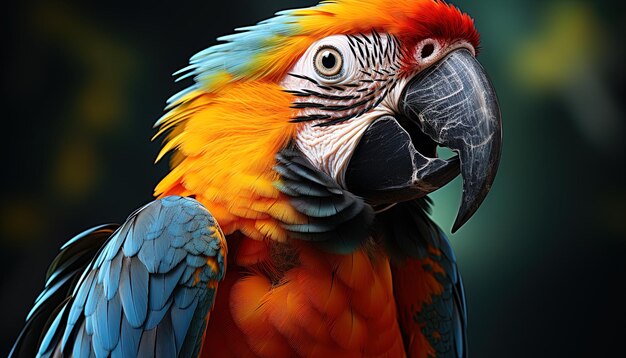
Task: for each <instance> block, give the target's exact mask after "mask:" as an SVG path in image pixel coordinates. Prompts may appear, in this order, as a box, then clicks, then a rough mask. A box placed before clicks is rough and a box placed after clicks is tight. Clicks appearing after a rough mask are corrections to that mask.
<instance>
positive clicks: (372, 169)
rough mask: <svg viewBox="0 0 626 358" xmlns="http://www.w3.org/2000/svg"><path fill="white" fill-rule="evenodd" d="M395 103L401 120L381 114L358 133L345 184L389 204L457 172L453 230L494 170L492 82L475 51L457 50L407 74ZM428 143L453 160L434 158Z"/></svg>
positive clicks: (496, 140)
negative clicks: (458, 188) (445, 150)
mask: <svg viewBox="0 0 626 358" xmlns="http://www.w3.org/2000/svg"><path fill="white" fill-rule="evenodd" d="M398 107H399V110H400V117H401V118H398V119H396V118H393V117H390V116H386V117H382V118H380V119H378V120H377V121H375V122H374V123H372V124H371V125H370V128H368V130H366V131H365V133H364V134H363V137H362V138H361V141H360V142H359V144H358V145H357V148H356V150H355V152H354V153H353V156H352V158H351V160H350V163H349V165H348V168H347V171H346V185H347V187H348V188H349V189H350V190H352V191H354V192H355V193H356V194H358V195H362V196H364V197H365V198H366V199H368V200H370V201H371V202H372V203H373V204H381V203H391V202H398V201H404V200H411V199H414V198H417V197H420V196H424V195H426V194H428V193H430V192H432V191H435V190H437V189H438V188H440V187H442V186H443V185H445V184H447V183H448V182H449V181H450V180H452V179H453V178H454V177H455V176H456V175H458V174H459V171H460V173H461V175H462V177H463V197H462V201H461V207H460V208H459V212H458V214H457V218H456V220H455V223H454V226H453V228H452V232H455V231H456V230H458V229H459V228H460V227H461V226H462V225H463V224H464V223H465V222H467V220H469V218H470V217H471V216H472V215H473V214H474V212H476V210H477V209H478V207H479V206H480V204H481V203H482V201H483V200H484V199H485V197H486V196H487V193H488V192H489V190H490V188H491V184H492V183H493V180H494V178H495V175H496V171H497V169H498V163H499V161H500V152H501V144H502V127H501V115H500V107H499V105H498V100H497V97H496V93H495V91H494V89H493V86H492V84H491V82H490V81H489V79H488V78H487V76H486V74H485V71H484V69H483V68H482V66H481V65H480V64H479V63H478V61H477V60H476V59H475V58H474V56H473V55H472V54H471V53H470V52H469V51H468V50H466V49H458V50H455V51H452V52H451V53H449V54H448V55H447V57H445V58H444V59H442V60H441V61H439V62H438V63H436V64H434V65H432V66H431V67H430V68H428V69H426V70H424V71H422V72H420V73H419V74H418V75H416V76H415V77H414V78H412V79H411V80H410V81H409V83H408V84H407V85H406V87H405V88H404V89H403V92H402V94H401V96H400V102H399V106H398ZM402 117H404V118H402ZM428 142H430V144H428ZM435 145H440V146H445V147H448V148H450V149H452V150H453V151H455V152H456V153H457V154H458V158H457V157H454V158H451V159H448V160H442V159H438V158H435V157H436V152H435V147H434V146H435ZM416 148H417V149H416ZM459 160H460V165H459Z"/></svg>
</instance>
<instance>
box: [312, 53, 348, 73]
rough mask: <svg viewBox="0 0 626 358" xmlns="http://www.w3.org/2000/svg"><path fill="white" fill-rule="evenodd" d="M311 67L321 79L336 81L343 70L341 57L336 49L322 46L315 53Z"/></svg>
mask: <svg viewBox="0 0 626 358" xmlns="http://www.w3.org/2000/svg"><path fill="white" fill-rule="evenodd" d="M313 65H314V66H315V71H316V72H317V74H319V75H320V76H322V77H323V78H326V79H329V80H332V79H336V78H337V77H338V76H339V75H341V70H342V69H343V56H342V55H341V52H339V50H337V48H336V47H333V46H323V47H320V49H319V50H317V52H316V53H315V57H314V58H313Z"/></svg>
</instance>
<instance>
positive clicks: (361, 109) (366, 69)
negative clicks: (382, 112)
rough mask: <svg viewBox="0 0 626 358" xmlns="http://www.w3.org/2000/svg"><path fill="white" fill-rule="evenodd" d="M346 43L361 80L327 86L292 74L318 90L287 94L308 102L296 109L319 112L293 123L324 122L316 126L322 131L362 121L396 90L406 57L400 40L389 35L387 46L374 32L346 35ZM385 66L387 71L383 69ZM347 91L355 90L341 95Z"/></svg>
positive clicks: (299, 117)
mask: <svg viewBox="0 0 626 358" xmlns="http://www.w3.org/2000/svg"><path fill="white" fill-rule="evenodd" d="M346 39H347V41H348V47H349V48H350V51H351V52H352V55H353V56H354V57H355V59H356V62H357V64H355V66H359V68H358V69H357V71H356V72H357V73H360V74H361V76H357V78H355V79H354V80H353V82H350V83H342V84H337V85H330V84H329V85H325V84H323V83H320V82H319V81H318V80H316V79H314V78H311V77H309V76H306V75H302V74H297V73H290V74H289V75H290V76H292V77H295V78H299V79H302V80H305V81H307V82H309V83H311V84H313V85H315V87H316V89H308V88H303V89H301V90H288V91H286V92H287V93H290V94H293V95H294V96H296V97H299V98H306V99H307V100H306V101H305V100H301V101H296V102H294V103H293V105H292V108H294V109H301V110H304V109H311V110H314V112H316V113H311V114H306V113H304V114H301V115H299V116H297V117H295V118H293V119H292V120H291V121H292V122H307V121H324V122H322V123H318V124H316V126H321V127H325V126H330V125H334V124H338V123H341V122H344V121H347V120H349V119H351V118H355V117H359V116H361V115H362V114H364V113H366V112H368V111H369V110H371V109H372V108H374V107H376V106H378V105H379V104H380V103H381V102H382V101H383V99H384V98H385V96H387V94H389V93H390V92H391V90H392V89H393V88H394V86H395V84H396V81H397V79H396V78H395V76H396V73H397V71H398V68H399V64H400V59H401V56H402V50H401V49H400V50H399V49H398V46H399V45H400V42H399V40H398V39H397V38H396V37H395V36H392V35H389V34H387V35H386V41H385V42H383V40H382V36H381V35H380V34H379V33H378V32H376V30H372V32H371V34H370V35H369V36H368V35H365V34H363V33H359V34H356V35H346ZM383 63H384V64H385V66H386V68H383V67H381V66H383ZM358 77H360V78H358ZM347 89H351V93H350V94H340V92H344V91H346V90H347ZM329 101H330V102H329Z"/></svg>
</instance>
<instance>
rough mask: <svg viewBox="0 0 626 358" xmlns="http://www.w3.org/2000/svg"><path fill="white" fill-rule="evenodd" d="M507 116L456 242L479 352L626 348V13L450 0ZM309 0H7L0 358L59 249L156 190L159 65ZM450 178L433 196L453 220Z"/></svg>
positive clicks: (593, 5)
mask: <svg viewBox="0 0 626 358" xmlns="http://www.w3.org/2000/svg"><path fill="white" fill-rule="evenodd" d="M453 3H454V4H456V5H458V6H459V7H461V9H463V10H464V11H466V12H468V13H469V14H470V15H472V16H473V17H474V19H475V20H476V26H477V28H478V29H479V31H480V32H481V34H482V44H483V45H482V48H483V49H482V52H481V54H480V56H479V59H480V60H481V62H482V63H483V65H484V66H485V67H486V68H487V70H488V72H489V73H490V75H491V78H492V80H493V82H494V84H495V87H496V89H497V91H498V94H499V97H500V100H501V106H502V112H503V117H504V149H503V156H502V164H501V167H500V171H499V173H498V177H497V179H496V182H495V185H494V187H493V190H492V192H491V194H490V195H489V197H488V198H487V200H486V201H485V203H484V204H483V206H482V208H481V209H480V210H479V211H478V213H477V214H476V215H475V217H474V218H473V219H472V220H471V221H470V222H469V223H468V224H467V225H466V226H465V227H464V228H463V229H461V230H460V231H459V232H458V233H457V234H455V235H452V236H451V238H452V241H453V245H454V247H455V249H456V253H457V258H458V261H459V265H460V267H461V272H462V273H463V276H464V280H465V285H466V289H467V298H468V304H469V344H470V353H471V355H472V356H473V357H554V356H556V357H566V356H572V357H599V356H608V357H624V356H626V353H625V352H626V349H625V345H624V337H625V336H626V329H625V326H626V325H625V324H624V322H626V320H625V319H626V317H625V310H624V305H625V302H626V295H625V290H626V274H625V266H626V265H625V254H626V186H625V166H624V162H625V159H626V155H625V145H624V139H625V137H624V134H625V126H626V123H625V115H624V113H625V112H624V111H626V107H625V105H624V101H623V97H622V94H623V93H624V90H625V89H626V88H625V83H626V81H625V80H626V73H625V71H624V65H623V63H624V55H625V54H626V53H625V51H624V50H625V49H624V43H625V41H624V38H623V36H624V34H626V31H625V30H626V28H625V25H624V24H625V23H626V12H625V11H624V7H623V6H622V5H621V3H619V4H617V3H616V4H613V3H610V2H605V3H602V2H591V1H589V2H582V1H528V0H508V1H497V0H482V1H453ZM311 4H313V2H312V1H287V0H282V1H279V0H273V1H268V0H266V1H258V0H230V1H223V2H219V3H215V2H209V1H205V2H203V3H196V2H191V1H187V0H178V1H175V2H174V1H151V2H138V3H134V4H128V3H127V2H125V1H119V0H113V1H93V2H79V1H72V2H63V3H61V2H57V1H51V0H39V1H26V2H12V3H9V4H5V5H4V8H3V13H2V22H1V25H0V26H2V31H3V34H4V36H3V37H2V38H3V44H2V47H3V48H4V51H3V53H4V55H3V56H2V61H3V65H2V67H1V68H2V108H3V114H2V133H3V135H2V145H3V150H2V161H3V163H2V167H3V170H2V172H3V175H2V187H1V190H2V193H1V196H0V198H2V199H1V202H0V213H1V214H0V234H1V240H0V247H1V249H0V269H1V270H0V289H1V292H2V295H0V309H1V317H2V323H3V324H2V325H1V327H0V338H1V339H0V355H5V354H6V353H7V352H8V350H9V347H10V345H11V344H12V341H13V340H14V339H15V337H16V335H17V333H18V331H19V329H20V328H21V326H22V324H23V321H24V319H25V316H26V314H27V311H28V310H29V309H30V307H31V305H32V302H33V300H34V299H35V297H36V295H37V294H38V293H39V291H40V289H41V288H42V286H43V279H44V273H45V270H46V268H47V266H48V264H49V263H50V262H51V260H52V259H53V257H54V256H55V254H56V252H57V250H58V248H59V247H60V245H61V244H62V243H63V242H64V241H66V240H67V239H69V238H70V237H71V236H72V235H74V234H76V233H78V232H80V231H82V230H83V229H86V228H88V227H90V226H93V225H96V224H100V223H105V222H121V221H123V220H124V219H125V217H126V216H127V215H128V214H129V213H130V212H131V211H133V210H134V209H135V208H137V207H139V206H140V205H142V204H144V203H146V202H148V201H149V200H151V193H152V188H153V187H154V185H155V184H156V183H157V181H158V180H159V178H161V177H162V176H163V175H164V173H165V172H166V170H167V168H166V165H165V164H159V165H156V166H155V165H153V160H154V158H155V157H156V153H157V151H158V147H159V142H151V141H150V138H151V136H152V135H153V134H154V130H153V129H152V128H151V126H152V123H153V122H154V121H155V120H156V119H157V118H158V117H159V116H160V115H161V114H162V108H163V106H164V101H165V99H166V98H168V97H169V96H170V95H171V94H173V93H175V92H176V91H177V90H180V89H181V88H182V87H183V86H184V85H182V84H175V83H174V82H173V79H172V78H171V76H170V74H171V73H172V72H174V71H175V70H177V69H179V68H181V67H183V66H185V65H186V63H187V59H188V58H189V57H190V56H191V55H192V54H194V53H195V52H197V51H199V50H201V49H203V48H205V47H207V46H209V45H211V44H214V43H215V41H214V39H215V38H216V37H217V36H219V35H222V34H226V33H230V32H231V30H232V29H233V28H235V27H238V26H242V25H246V24H252V23H255V22H257V21H259V20H261V19H263V18H267V17H269V16H271V15H272V14H273V13H274V12H275V11H277V10H280V9H284V8H291V7H300V6H305V5H311ZM459 194H460V183H459V182H458V180H457V181H456V182H455V183H454V184H453V185H451V186H449V187H446V188H444V189H442V190H441V191H440V192H437V193H435V194H434V195H433V198H434V200H435V209H434V213H433V215H434V216H435V219H436V220H437V222H438V223H440V225H442V226H443V227H444V229H446V230H447V231H449V228H450V227H451V225H452V221H453V218H454V215H455V213H456V209H457V205H458V202H459V197H460V195H459Z"/></svg>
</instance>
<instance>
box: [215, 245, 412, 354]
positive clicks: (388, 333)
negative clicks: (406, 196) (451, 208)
mask: <svg viewBox="0 0 626 358" xmlns="http://www.w3.org/2000/svg"><path fill="white" fill-rule="evenodd" d="M243 247H244V248H243V249H244V250H245V244H244V245H243ZM238 249H242V246H240V247H238V248H236V249H235V250H238ZM271 254H272V253H271V250H268V252H267V255H268V256H267V258H268V259H269V260H270V261H268V262H265V263H257V264H254V265H250V266H240V265H237V266H235V265H233V264H232V261H231V262H229V271H228V273H227V275H226V278H225V280H224V282H222V283H221V284H220V286H219V289H218V295H217V299H216V304H215V309H214V311H213V313H212V314H211V318H210V320H209V324H208V327H207V333H206V338H205V342H204V348H203V352H204V354H205V355H207V356H208V355H212V356H216V355H215V353H216V350H217V352H218V353H219V354H217V356H220V357H222V356H225V357H227V356H244V357H246V356H247V357H255V356H260V357H292V356H309V357H316V356H325V357H328V356H336V355H338V354H340V355H341V356H348V357H349V356H380V355H388V356H393V357H402V356H404V355H405V354H404V346H403V343H402V336H401V334H400V329H399V326H398V321H397V313H396V312H397V310H396V304H395V300H394V296H393V287H392V280H391V271H390V267H389V261H388V259H387V258H386V257H384V256H381V257H376V258H372V255H369V254H368V253H367V252H366V251H365V250H357V251H356V252H354V253H352V254H349V255H336V254H329V253H327V252H322V251H319V250H316V249H314V248H312V247H310V246H306V245H302V246H301V247H298V248H297V257H295V260H294V258H290V259H289V260H288V261H289V263H288V264H287V265H285V264H284V263H283V262H276V261H277V260H271V256H272V255H271ZM281 254H282V255H289V254H288V253H287V254H285V253H284V252H283V253H281ZM236 256H238V255H237V254H236V253H235V260H236ZM244 261H245V260H244ZM274 263H277V264H279V265H274ZM233 266H235V267H234V268H233ZM277 266H278V267H277ZM281 270H284V271H283V272H278V271H281ZM277 274H278V275H279V276H280V279H278V280H277V277H276V275H277ZM209 347H210V348H209Z"/></svg>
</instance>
